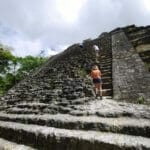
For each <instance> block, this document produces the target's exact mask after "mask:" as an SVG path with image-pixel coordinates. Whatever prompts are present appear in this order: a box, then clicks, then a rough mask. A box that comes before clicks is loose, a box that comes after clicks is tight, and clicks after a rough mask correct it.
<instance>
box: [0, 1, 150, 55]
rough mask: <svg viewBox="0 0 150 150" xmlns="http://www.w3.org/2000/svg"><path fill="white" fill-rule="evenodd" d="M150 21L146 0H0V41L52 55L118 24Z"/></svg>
mask: <svg viewBox="0 0 150 150" xmlns="http://www.w3.org/2000/svg"><path fill="white" fill-rule="evenodd" d="M130 24H136V25H137V26H144V25H150V0H0V42H1V43H3V44H7V45H9V46H12V47H13V48H14V52H13V53H14V54H15V55H18V56H26V55H38V54H39V53H40V50H43V49H45V50H46V51H47V54H48V55H54V54H56V53H58V52H60V51H61V50H64V49H65V48H66V47H67V46H69V45H72V44H74V43H78V42H82V41H83V40H85V39H88V38H92V39H93V38H96V37H97V36H99V35H100V34H101V33H102V32H105V31H106V32H109V31H111V30H112V29H114V28H116V27H119V26H126V25H130Z"/></svg>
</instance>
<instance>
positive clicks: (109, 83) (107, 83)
mask: <svg viewBox="0 0 150 150" xmlns="http://www.w3.org/2000/svg"><path fill="white" fill-rule="evenodd" d="M102 81H103V80H102ZM102 88H103V89H112V83H111V82H104V81H103V84H102Z"/></svg>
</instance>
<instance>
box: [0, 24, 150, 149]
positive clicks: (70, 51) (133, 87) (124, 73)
mask: <svg viewBox="0 0 150 150" xmlns="http://www.w3.org/2000/svg"><path fill="white" fill-rule="evenodd" d="M82 44H83V47H80V44H74V45H72V46H70V47H68V48H67V49H66V50H65V51H63V52H61V53H59V54H57V55H55V56H52V57H51V58H50V59H49V60H48V61H47V62H46V63H45V64H44V65H43V66H42V67H40V68H38V69H37V70H36V71H35V72H32V73H31V74H30V75H29V76H28V77H27V78H25V79H24V80H22V81H21V82H20V83H19V84H17V85H16V86H14V87H13V88H12V89H10V90H9V91H8V93H7V94H6V95H5V96H4V97H1V98H0V100H1V101H0V103H1V106H0V137H1V139H0V148H1V149H6V148H7V149H10V150H11V149H17V148H18V149H19V148H21V149H39V150H132V149H136V150H149V149H150V107H149V104H150V92H149V91H150V84H149V83H150V82H149V81H150V78H149V77H150V73H149V71H150V26H146V27H136V26H135V25H131V26H127V27H122V28H117V29H115V30H113V31H111V32H108V33H107V32H105V33H102V34H101V35H100V36H99V37H98V38H96V39H94V40H91V39H87V40H85V41H83V43H82ZM94 44H96V45H98V46H99V47H100V52H99V58H98V60H96V59H95V51H94V50H93V49H92V46H93V45H94ZM94 64H96V65H98V66H99V67H100V69H101V71H102V74H103V76H102V80H103V100H99V99H95V97H94V95H93V85H92V81H91V79H90V77H89V76H88V74H89V73H90V70H91V67H92V66H93V65H94ZM131 102H132V103H131ZM133 103H143V104H140V105H139V104H133ZM146 104H147V105H146Z"/></svg>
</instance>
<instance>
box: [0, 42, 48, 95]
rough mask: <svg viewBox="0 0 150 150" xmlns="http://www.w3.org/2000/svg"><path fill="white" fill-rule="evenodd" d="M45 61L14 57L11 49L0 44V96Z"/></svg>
mask: <svg viewBox="0 0 150 150" xmlns="http://www.w3.org/2000/svg"><path fill="white" fill-rule="evenodd" d="M46 60H47V58H45V57H40V56H39V57H33V56H26V57H24V58H23V57H16V56H14V55H13V54H12V52H11V48H9V47H5V46H3V45H2V44H0V96H1V95H3V94H5V92H7V91H8V90H9V89H10V88H11V87H13V86H14V85H15V84H16V83H18V82H19V81H20V80H22V79H23V78H24V77H25V76H27V75H28V74H29V73H30V72H31V71H34V69H36V68H37V67H39V66H40V65H42V64H43V63H44V62H45V61H46Z"/></svg>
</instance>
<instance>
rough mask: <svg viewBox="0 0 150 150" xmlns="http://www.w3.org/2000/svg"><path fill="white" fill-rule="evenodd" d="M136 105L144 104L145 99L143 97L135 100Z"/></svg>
mask: <svg viewBox="0 0 150 150" xmlns="http://www.w3.org/2000/svg"><path fill="white" fill-rule="evenodd" d="M137 102H138V104H144V103H145V98H144V97H143V96H140V97H139V98H138V100H137Z"/></svg>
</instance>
